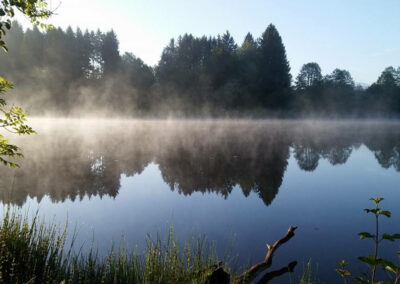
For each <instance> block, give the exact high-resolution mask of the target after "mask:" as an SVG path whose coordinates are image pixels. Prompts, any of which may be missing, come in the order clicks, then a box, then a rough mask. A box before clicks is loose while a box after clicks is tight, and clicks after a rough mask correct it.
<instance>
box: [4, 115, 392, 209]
mask: <svg viewBox="0 0 400 284" xmlns="http://www.w3.org/2000/svg"><path fill="white" fill-rule="evenodd" d="M42 128H43V129H42ZM42 128H41V126H39V128H37V129H38V131H39V134H38V135H36V136H35V137H28V138H21V139H19V141H17V142H18V143H19V144H20V145H21V146H22V148H23V151H24V154H25V158H24V159H23V160H21V161H19V162H20V165H21V168H20V169H18V170H15V169H8V168H5V167H0V176H1V181H0V199H1V200H2V201H3V202H4V203H13V204H17V205H23V204H24V202H25V201H26V199H27V197H28V196H29V197H36V198H37V199H38V200H39V201H40V200H41V198H43V196H45V195H48V196H49V197H50V198H51V200H52V201H53V202H59V201H64V200H66V199H67V198H69V199H71V200H72V201H74V200H76V199H82V198H83V197H84V196H88V197H89V198H90V197H92V196H100V197H102V196H104V195H108V196H111V197H116V196H117V194H118V191H119V189H120V186H121V185H120V178H121V175H122V174H124V175H127V176H133V175H135V174H140V173H142V172H143V170H144V169H145V168H146V167H147V166H148V165H149V164H150V163H156V164H157V165H158V166H159V169H160V171H161V174H162V177H163V179H164V181H165V182H166V183H167V184H168V185H169V187H170V188H171V190H173V191H177V192H178V193H179V194H184V195H191V194H192V193H194V192H202V193H216V194H219V195H221V196H222V197H224V198H227V197H228V196H229V194H230V193H231V192H232V190H233V188H234V187H235V186H237V185H238V186H239V187H240V188H241V190H242V191H243V194H244V195H245V196H248V195H249V194H250V192H252V191H253V192H255V193H257V195H258V196H259V197H260V198H261V199H262V200H263V202H264V203H265V204H266V205H269V204H271V202H272V201H273V199H274V198H275V196H276V195H277V193H278V190H279V188H280V186H281V184H282V181H283V176H284V173H285V171H286V168H287V165H288V159H289V157H290V153H291V149H292V151H293V156H294V158H295V159H296V160H297V163H298V165H299V167H300V168H301V169H302V170H305V171H314V170H315V169H316V168H317V167H318V163H319V160H320V159H321V158H322V159H326V160H327V161H329V163H330V164H331V165H332V166H334V165H339V164H344V163H346V161H347V160H348V158H349V157H350V155H351V154H352V152H353V150H354V149H357V148H358V147H360V146H361V145H365V146H366V147H367V148H368V149H369V150H370V151H372V152H373V153H374V155H375V157H376V160H377V161H378V163H379V164H380V165H381V166H382V167H384V168H389V167H393V168H395V169H396V170H397V171H400V125H397V124H395V123H384V122H375V123H367V122H351V121H347V122H320V123H315V122H311V121H308V122H307V121H303V122H290V121H278V120H276V121H264V122H262V121H253V122H252V121H197V122H196V121H186V122H185V121H174V122H171V121H169V122H168V121H141V122H140V121H114V122H101V123H94V122H90V123H87V124H84V126H82V124H79V122H77V121H58V122H54V123H51V124H49V125H47V126H46V127H42Z"/></svg>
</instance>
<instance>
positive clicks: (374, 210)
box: [364, 208, 379, 214]
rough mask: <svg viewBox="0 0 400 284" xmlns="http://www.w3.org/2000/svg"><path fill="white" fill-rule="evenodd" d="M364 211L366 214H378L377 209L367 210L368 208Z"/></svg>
mask: <svg viewBox="0 0 400 284" xmlns="http://www.w3.org/2000/svg"><path fill="white" fill-rule="evenodd" d="M364 211H365V212H367V213H374V214H378V212H379V208H374V209H368V208H366V209H364Z"/></svg>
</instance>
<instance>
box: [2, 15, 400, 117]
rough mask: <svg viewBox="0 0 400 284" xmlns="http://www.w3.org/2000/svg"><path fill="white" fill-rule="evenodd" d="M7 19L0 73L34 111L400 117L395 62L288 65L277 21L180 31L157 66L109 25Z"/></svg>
mask: <svg viewBox="0 0 400 284" xmlns="http://www.w3.org/2000/svg"><path fill="white" fill-rule="evenodd" d="M11 26H12V29H11V30H10V31H9V32H8V33H7V34H6V35H5V36H4V40H5V41H6V42H7V46H8V48H9V52H8V53H7V54H5V53H4V52H0V61H1V63H2V64H1V65H0V76H6V79H7V80H11V81H13V82H14V83H15V85H16V87H15V89H14V90H13V91H11V92H10V93H15V94H17V96H11V98H10V102H12V103H16V104H19V105H21V106H22V107H24V109H26V110H27V112H28V113H29V114H30V115H34V116H42V115H44V116H46V115H48V116H68V117H85V116H97V117H99V116H103V117H137V118H142V117H144V118H151V117H156V118H168V117H176V118H187V117H194V118H195V117H198V118H201V117H210V118H220V117H222V118H224V117H227V118H228V117H234V118H235V117H239V118H240V117H248V118H267V117H268V118H270V117H272V118H325V117H327V118H370V117H377V118H399V117H400V67H387V68H386V69H385V70H383V71H382V73H381V75H380V76H379V78H377V80H376V82H375V83H373V84H371V85H370V86H367V85H365V84H358V83H357V82H355V81H354V79H353V78H352V76H351V74H350V72H349V71H348V70H344V69H340V68H337V69H335V70H333V71H332V72H330V73H326V74H323V73H322V70H321V67H320V66H319V64H318V63H316V62H309V63H305V64H304V65H303V67H302V68H301V70H300V72H299V73H298V74H296V75H294V74H293V73H291V72H290V71H291V68H290V64H289V61H288V59H287V56H286V49H285V46H284V43H283V40H282V38H281V36H280V34H279V32H278V29H277V28H276V27H275V26H274V25H273V24H270V25H269V26H268V27H267V28H266V29H265V31H264V32H263V33H262V34H261V35H260V36H259V37H258V38H255V37H253V35H252V34H251V33H248V34H247V35H246V37H245V38H244V40H243V42H242V43H241V44H237V43H236V42H235V40H234V39H233V37H232V36H231V34H230V33H229V32H228V31H227V32H225V33H224V34H222V35H217V36H208V37H206V36H202V37H196V36H193V35H192V34H188V33H187V34H184V35H182V36H179V37H178V38H177V39H171V41H170V42H169V44H168V45H167V46H166V47H165V48H164V50H163V52H162V54H161V58H160V60H159V62H158V64H157V65H156V66H149V65H146V64H145V63H144V62H143V61H142V60H141V59H140V58H138V57H136V56H135V55H134V54H132V53H129V52H126V53H124V54H121V53H120V51H119V41H118V38H117V35H116V33H115V32H114V31H113V30H111V31H108V32H102V31H100V30H97V31H89V30H85V31H82V30H81V29H79V28H77V29H76V30H73V29H72V28H71V27H69V28H67V29H66V30H63V29H61V28H53V29H50V30H45V31H40V30H39V29H38V28H37V27H36V26H34V27H33V28H32V29H26V30H24V29H23V28H22V26H21V25H20V24H19V23H18V22H16V21H14V22H13V23H12V24H11ZM66 58H68V60H65V59H66ZM292 74H293V75H292ZM32 94H34V96H33V95H32Z"/></svg>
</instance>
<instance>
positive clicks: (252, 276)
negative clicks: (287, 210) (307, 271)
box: [233, 226, 297, 283]
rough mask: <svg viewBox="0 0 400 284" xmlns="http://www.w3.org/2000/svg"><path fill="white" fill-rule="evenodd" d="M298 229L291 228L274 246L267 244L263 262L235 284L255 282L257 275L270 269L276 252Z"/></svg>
mask: <svg viewBox="0 0 400 284" xmlns="http://www.w3.org/2000/svg"><path fill="white" fill-rule="evenodd" d="M296 229H297V227H294V226H290V227H289V229H288V231H287V232H286V234H285V236H283V237H282V238H281V239H279V240H277V241H276V242H275V243H274V244H273V245H272V246H271V245H269V244H267V248H268V252H267V255H266V256H265V259H264V260H263V261H262V262H259V263H257V264H255V265H253V266H252V267H250V269H248V270H246V271H245V272H243V273H242V274H240V275H239V276H237V277H235V279H234V281H233V282H234V283H249V282H251V281H253V280H254V279H255V278H256V277H257V275H258V274H259V273H261V272H263V271H264V270H265V269H267V268H269V267H270V266H271V265H272V257H273V256H274V253H275V251H276V250H277V249H278V248H279V247H280V246H281V245H282V244H284V243H286V242H287V241H289V240H290V239H291V238H292V237H293V236H294V231H295V230H296Z"/></svg>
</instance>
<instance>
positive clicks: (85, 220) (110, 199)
mask: <svg viewBox="0 0 400 284" xmlns="http://www.w3.org/2000/svg"><path fill="white" fill-rule="evenodd" d="M33 125H34V127H35V129H36V130H37V131H38V134H37V135H35V136H30V137H23V138H19V139H18V140H15V141H14V142H16V143H19V145H21V146H22V148H23V152H24V154H25V158H24V159H23V160H21V161H20V165H21V168H20V169H18V170H12V169H7V168H5V167H1V168H0V175H1V180H0V199H1V202H2V206H3V210H2V211H1V212H3V214H4V208H5V206H6V204H13V205H14V206H19V207H22V210H23V211H24V212H26V211H28V212H30V213H31V214H33V213H34V212H35V211H36V210H37V209H38V208H39V214H40V215H41V216H43V217H45V218H46V219H48V220H53V219H54V220H55V221H56V222H58V223H60V224H61V225H65V223H66V222H67V220H68V223H69V224H70V226H71V227H72V229H73V228H74V227H76V228H77V230H78V232H79V233H78V242H83V241H84V240H89V243H90V242H92V240H94V241H93V242H94V244H95V245H96V246H97V247H98V248H99V251H100V252H101V253H102V252H106V251H107V250H108V249H109V248H110V246H111V244H112V242H113V241H114V242H118V241H119V240H120V238H121V236H122V235H123V236H124V238H125V240H126V241H127V243H128V245H130V246H132V247H133V246H134V245H136V244H138V245H139V250H140V249H144V248H145V237H146V235H147V234H150V235H152V236H155V235H156V234H157V233H165V232H166V230H167V229H168V227H169V226H170V225H173V227H174V230H175V234H176V236H177V237H178V238H179V239H182V240H183V239H186V238H190V237H192V236H196V235H206V236H207V238H208V239H210V240H215V242H216V246H217V248H218V252H219V253H220V256H221V257H222V256H223V255H224V252H225V250H226V249H227V247H228V249H229V246H230V245H229V244H231V243H232V240H234V241H233V248H231V251H232V252H233V254H238V255H239V258H238V263H240V264H243V263H247V262H248V261H250V262H252V263H254V262H257V261H259V260H261V259H262V258H263V257H264V256H265V251H266V250H265V244H266V243H271V242H273V241H275V240H276V239H277V238H280V237H281V236H282V235H283V234H284V233H285V232H286V230H287V228H288V226H289V225H296V226H298V230H297V231H296V236H295V237H294V238H293V239H292V240H291V241H290V242H289V243H287V244H285V245H284V246H282V247H281V248H280V249H279V251H278V253H277V254H276V256H275V259H274V265H273V267H274V268H277V269H278V268H280V267H281V266H284V265H287V264H288V263H289V262H291V261H294V260H296V261H298V262H299V265H298V266H297V268H296V273H295V275H294V276H293V277H294V278H295V277H298V274H299V273H300V272H301V270H302V267H301V266H302V264H303V263H306V262H307V261H308V260H309V259H310V258H311V259H312V261H313V263H314V264H316V265H318V275H319V278H320V279H322V280H324V281H327V282H328V283H335V282H336V281H338V280H339V279H338V277H337V276H336V274H335V271H334V269H335V267H336V261H337V260H340V259H346V260H348V261H350V262H352V263H354V266H353V268H354V269H355V270H357V269H358V268H360V269H364V267H363V266H362V265H360V264H358V262H357V261H356V257H357V256H359V255H364V254H369V253H370V252H372V247H371V243H370V242H369V241H366V240H365V241H360V240H359V238H358V236H357V233H358V232H360V231H368V230H372V229H373V219H372V216H368V215H366V214H365V213H364V212H362V210H363V209H364V208H367V207H369V206H370V205H371V204H370V201H369V200H368V199H369V198H370V197H375V196H383V197H385V201H384V202H383V206H384V207H385V208H386V209H388V210H391V211H392V214H393V217H392V218H391V219H387V220H386V219H385V220H383V222H382V227H383V230H386V231H388V232H389V233H394V232H400V123H397V122H384V121H364V122H355V121H340V122H331V121H325V122H316V121H301V122H295V121H279V120H275V121H119V120H113V121H112V120H103V121H94V120H92V121H91V120H61V119H60V120H53V121H52V122H50V121H48V120H41V119H37V120H34V121H33ZM396 249H400V247H399V244H397V245H396V244H385V245H383V246H382V248H381V252H382V255H384V256H386V257H388V258H390V259H393V260H396V256H395V250H396ZM285 277H286V278H285ZM287 280H288V277H287V276H284V277H283V278H281V279H280V280H279V281H278V282H277V283H283V282H286V281H287Z"/></svg>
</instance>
